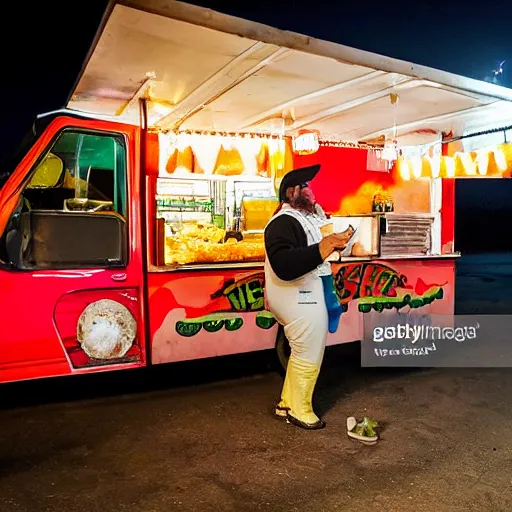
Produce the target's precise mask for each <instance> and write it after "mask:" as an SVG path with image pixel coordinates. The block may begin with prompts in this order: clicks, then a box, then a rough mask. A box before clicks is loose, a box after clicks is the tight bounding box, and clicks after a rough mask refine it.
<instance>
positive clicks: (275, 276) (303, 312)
mask: <svg viewBox="0 0 512 512" xmlns="http://www.w3.org/2000/svg"><path fill="white" fill-rule="evenodd" d="M319 170H320V166H319V165H315V166H311V167H304V168H302V169H296V170H294V171H291V172H289V173H288V174H286V175H285V177H284V178H283V180H282V182H281V185H280V188H279V200H280V206H279V208H278V210H277V211H276V213H275V214H274V216H273V217H272V219H270V221H269V223H268V224H267V227H266V228H265V252H266V259H265V294H266V301H267V305H268V308H269V309H270V311H271V313H272V314H273V315H274V317H275V318H276V319H277V321H278V322H279V323H280V324H281V325H282V326H283V327H284V333H285V335H286V337H287V339H288V341H289V343H290V347H291V356H290V359H289V361H288V367H287V371H286V378H285V381H284V385H283V390H282V393H281V400H280V402H279V403H278V405H277V406H276V411H275V414H276V415H277V416H280V417H284V418H286V419H287V421H288V422H289V423H292V424H294V425H296V426H298V427H301V428H305V429H310V430H316V429H321V428H323V427H324V426H325V423H324V422H323V421H321V420H320V419H319V418H318V416H317V415H316V414H315V413H314V412H313V406H312V399H313V392H314V389H315V385H316V382H317V379H318V374H319V373H320V366H321V364H322V359H323V355H324V350H325V343H326V340H327V331H328V330H330V331H331V332H335V330H336V328H337V324H338V321H339V315H340V314H341V307H340V305H339V303H338V301H337V298H335V302H336V305H337V306H338V308H339V309H338V311H337V312H336V306H334V307H333V308H332V307H331V306H329V301H330V304H333V301H332V297H335V292H334V288H333V287H331V288H329V287H330V286H331V284H330V283H332V284H333V280H332V271H331V267H330V263H329V262H328V261H326V260H327V258H329V256H330V255H331V254H332V253H333V252H334V251H336V250H343V249H345V248H346V247H347V244H348V242H349V240H350V238H351V237H352V235H353V230H352V229H351V228H349V229H348V230H347V231H345V232H344V233H341V234H331V235H328V236H325V237H324V236H323V235H322V231H321V228H322V227H323V226H325V225H326V224H328V220H327V218H326V216H325V214H324V212H323V210H322V208H321V207H320V205H318V204H317V203H316V201H315V198H314V195H313V192H312V191H311V189H310V188H309V182H310V181H311V180H312V179H313V178H314V177H315V176H316V174H317V173H318V171H319ZM333 294H334V295H333ZM330 297H331V298H330ZM328 307H329V309H330V311H329V312H328ZM331 311H332V312H333V315H334V317H333V320H332V322H330V319H329V313H330V312H331ZM330 323H334V324H335V328H333V329H334V330H333V329H331V328H329V327H330V325H329V324H330Z"/></svg>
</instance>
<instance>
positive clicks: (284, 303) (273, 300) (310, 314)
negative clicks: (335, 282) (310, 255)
mask: <svg viewBox="0 0 512 512" xmlns="http://www.w3.org/2000/svg"><path fill="white" fill-rule="evenodd" d="M265 296H266V301H267V304H268V307H269V309H270V312H271V313H272V314H273V315H274V317H275V318H276V320H277V321H278V322H279V323H280V324H281V325H282V326H283V327H284V333H285V335H286V337H287V338H288V341H289V342H290V347H291V350H292V354H293V355H294V356H295V357H299V358H301V359H304V360H306V361H309V362H310V363H313V364H314V365H316V366H320V364H321V363H322V359H323V357H324V351H325V343H326V341H327V329H328V322H327V308H326V306H325V299H324V291H323V284H322V279H321V278H320V277H319V276H318V274H317V273H316V271H313V272H310V273H309V274H307V275H305V276H303V277H301V278H299V279H297V280H295V281H291V282H288V281H282V280H281V279H279V278H278V277H277V276H276V275H275V273H274V272H273V270H272V268H271V266H270V264H269V263H268V262H265Z"/></svg>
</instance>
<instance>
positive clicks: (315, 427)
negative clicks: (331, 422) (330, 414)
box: [286, 414, 325, 430]
mask: <svg viewBox="0 0 512 512" xmlns="http://www.w3.org/2000/svg"><path fill="white" fill-rule="evenodd" d="M286 421H287V422H288V423H291V424H292V425H295V426H296V427H300V428H303V429H305V430H321V429H322V428H324V427H325V423H324V422H323V421H322V420H318V421H317V422H316V423H306V422H304V421H300V420H298V419H297V418H294V417H293V416H291V415H290V414H288V416H287V417H286Z"/></svg>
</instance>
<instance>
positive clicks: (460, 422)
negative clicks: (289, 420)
mask: <svg viewBox="0 0 512 512" xmlns="http://www.w3.org/2000/svg"><path fill="white" fill-rule="evenodd" d="M332 357H333V358H334V357H335V355H334V356H332ZM332 363H333V365H332V366H331V367H328V368H326V369H325V371H324V372H323V375H322V378H321V381H320V383H319V387H318V391H317V395H316V396H317V401H316V402H317V412H318V413H320V414H321V415H322V416H323V418H324V419H325V420H326V422H327V427H326V429H325V430H322V431H316V432H307V431H303V430H300V429H297V428H296V427H293V426H291V425H287V424H286V423H284V422H281V421H279V420H277V419H275V418H273V417H272V416H271V414H270V407H271V405H272V402H273V400H274V398H275V397H276V395H277V394H278V393H279V389H280V385H281V378H280V377H279V376H278V375H277V374H275V373H270V372H269V373H263V374H260V375H253V376H248V377H244V378H237V379H235V380H229V381H221V382H217V383H210V384H208V383H206V384H200V385H198V386H185V387H172V386H171V387H170V388H168V389H154V388H153V389H149V390H143V391H142V392H140V393H128V394H124V395H123V394H120V390H119V389H117V390H116V389H114V390H113V393H112V395H111V396H108V393H107V396H101V395H102V387H103V386H109V383H110V385H113V386H116V385H117V386H130V385H131V386H132V388H133V387H136V384H134V382H133V381H136V380H137V379H138V376H137V375H136V374H134V375H132V376H130V377H125V376H123V377H122V378H121V377H120V376H117V379H118V380H117V381H116V378H114V377H112V376H109V377H108V378H105V377H102V378H101V381H98V382H96V381H95V382H94V386H96V389H91V388H88V389H87V390H86V391H83V392H82V395H84V393H85V396H82V398H80V399H76V400H69V399H68V398H67V396H64V397H63V398H62V399H61V401H57V402H54V403H46V404H45V403H39V405H38V404H37V403H36V404H34V403H27V405H26V406H24V407H13V406H12V404H7V405H4V408H3V410H1V411H0V464H1V466H0V510H2V511H4V512H11V511H13V512H14V511H27V512H29V511H30V512H39V511H41V512H42V511H52V512H53V511H55V512H57V511H59V512H62V511H66V512H75V511H76V512H79V511H80V512H81V511H84V512H85V511H87V512H90V511H96V510H97V511H138V512H142V511H144V512H152V511H154V512H163V511H169V510H173V511H174V510H176V511H179V510H184V511H209V510H212V511H250V510H270V511H280V510H283V511H284V510H286V511H295V510H296V511H302V510H308V511H326V510H356V509H358V508H360V507H369V506H372V507H375V506H377V507H378V508H379V509H380V510H386V511H402V510H403V511H409V510H416V511H433V510H436V511H452V510H453V511H458V510H461V511H462V510H465V511H467V510H479V511H480V510H482V511H491V510H492V511H500V510H510V509H511V508H512V485H511V483H512V482H511V480H512V446H511V444H510V431H511V427H512V375H511V372H510V371H508V370H478V371H475V370H467V369H463V370H427V371H404V370H400V371H397V370H395V371H389V370H388V371H382V370H380V371H377V370H365V371H363V370H353V371H351V370H349V369H347V368H346V365H341V366H338V365H337V364H336V362H335V361H332ZM119 379H122V380H123V383H122V384H120V383H119ZM127 379H131V380H130V381H129V382H128V384H127ZM30 384H31V385H32V387H33V389H32V393H31V386H30V385H25V386H24V388H23V390H22V391H23V394H24V395H25V397H26V398H25V399H26V400H31V399H32V400H36V402H37V401H40V402H41V401H42V402H44V396H42V394H43V395H44V393H48V394H49V393H52V392H53V393H54V394H53V395H52V396H55V389H56V388H57V387H58V386H65V387H67V386H66V382H64V381H58V382H57V381H55V382H53V383H51V384H50V385H46V388H47V389H46V391H45V386H42V387H41V385H35V384H34V383H30ZM81 385H83V384H81ZM73 386H75V385H73ZM85 386H87V384H86V385H85ZM94 386H93V387H94ZM9 389H11V391H14V392H16V389H17V388H16V387H15V386H14V387H12V388H9ZM103 390H104V389H103ZM75 391H76V392H77V393H78V395H79V396H80V392H78V391H77V389H76V388H75V390H69V389H68V390H67V393H70V394H72V393H74V392H75ZM88 393H90V394H92V396H93V398H88V396H87V394H88ZM98 395H99V396H98ZM57 396H58V392H57ZM365 414H369V415H370V416H372V417H374V418H377V419H379V420H381V421H382V422H384V423H385V425H386V428H385V430H384V432H383V434H382V440H381V441H380V444H378V445H377V446H375V447H367V446H362V445H360V444H358V443H357V442H355V441H352V440H350V439H348V438H347V436H346V432H345V422H346V417H347V416H348V415H357V416H363V415H365Z"/></svg>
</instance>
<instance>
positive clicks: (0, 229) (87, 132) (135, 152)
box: [0, 116, 145, 382]
mask: <svg viewBox="0 0 512 512" xmlns="http://www.w3.org/2000/svg"><path fill="white" fill-rule="evenodd" d="M138 140H139V133H138V128H136V127H133V126H128V125H121V124H117V123H110V122H103V121H97V120H84V119H79V118H74V117H67V116H64V117H57V118H55V119H54V120H53V121H52V122H51V123H50V124H49V125H48V127H47V128H46V130H45V131H44V133H43V134H42V135H41V137H40V138H39V140H38V141H37V142H36V144H35V145H34V147H33V148H32V149H31V150H30V151H29V152H28V153H27V154H26V156H25V157H24V159H23V160H22V161H21V163H20V164H19V165H18V167H17V168H16V170H15V171H14V173H13V174H12V175H11V177H10V178H9V180H8V181H7V183H6V184H5V185H4V187H3V188H2V190H1V191H0V326H1V335H0V382H7V381H15V380H21V379H29V378H38V377H48V376H56V375H65V374H70V373H84V372H93V371H99V370H108V369H121V368H126V367H133V366H141V365H144V364H145V347H144V329H143V314H142V305H143V300H142V293H143V291H142V283H143V277H142V276H143V270H142V250H141V245H142V244H141V230H140V226H141V223H140V206H139V205H140V200H139V198H140V188H139V187H140V179H139V176H140V174H139V148H138Z"/></svg>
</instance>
